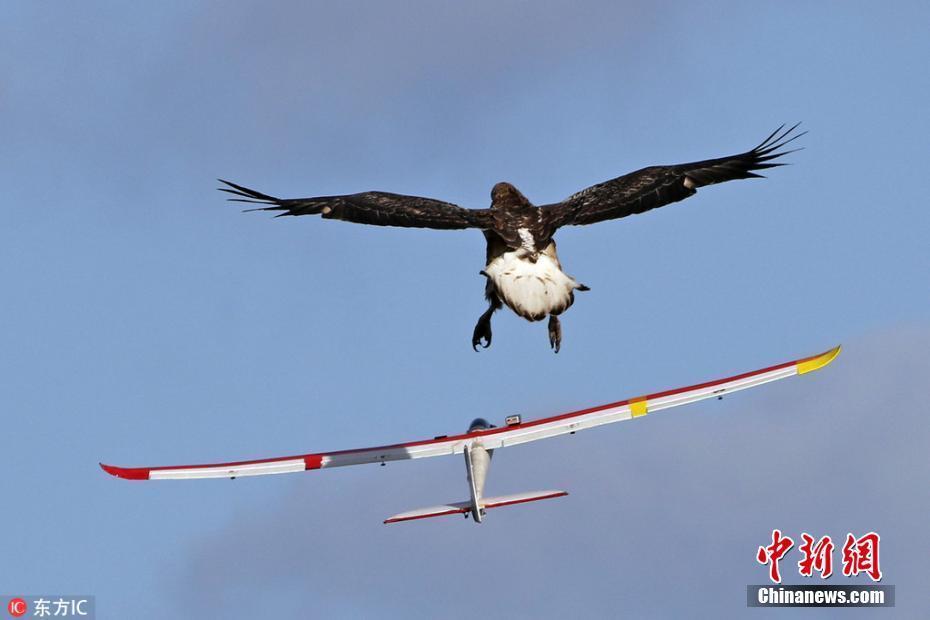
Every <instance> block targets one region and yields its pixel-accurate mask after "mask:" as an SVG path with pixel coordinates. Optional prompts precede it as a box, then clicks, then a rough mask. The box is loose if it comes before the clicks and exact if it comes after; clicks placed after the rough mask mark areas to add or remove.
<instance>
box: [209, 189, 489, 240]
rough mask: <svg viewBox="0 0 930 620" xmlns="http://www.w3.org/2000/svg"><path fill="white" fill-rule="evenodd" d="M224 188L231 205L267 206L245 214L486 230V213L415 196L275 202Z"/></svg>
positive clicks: (375, 194) (370, 194)
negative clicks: (244, 203)
mask: <svg viewBox="0 0 930 620" xmlns="http://www.w3.org/2000/svg"><path fill="white" fill-rule="evenodd" d="M219 181H220V182H221V183H225V184H226V185H227V186H228V187H221V188H219V189H220V191H222V192H227V193H229V194H233V195H234V196H236V198H230V200H232V201H234V202H247V203H253V204H260V205H268V206H264V207H257V208H255V209H249V211H280V213H278V215H277V217H280V216H282V215H319V216H321V217H324V218H327V219H336V220H345V221H347V222H357V223H359V224H372V225H375V226H404V227H410V228H439V229H462V228H488V227H490V225H491V222H490V211H489V210H488V209H465V208H463V207H460V206H458V205H454V204H452V203H451V202H443V201H441V200H434V199H432V198H421V197H419V196H404V195H402V194H391V193H388V192H362V193H360V194H347V195H344V196H316V197H313V198H275V197H274V196H269V195H268V194H263V193H261V192H257V191H255V190H254V189H249V188H248V187H243V186H241V185H236V184H235V183H230V182H229V181H224V180H223V179H219Z"/></svg>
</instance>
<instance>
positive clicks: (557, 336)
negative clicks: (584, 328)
mask: <svg viewBox="0 0 930 620" xmlns="http://www.w3.org/2000/svg"><path fill="white" fill-rule="evenodd" d="M549 346H550V347H552V350H553V351H555V352H556V353H558V352H559V349H560V348H561V347H562V324H561V323H559V317H557V316H556V315H554V314H550V315H549Z"/></svg>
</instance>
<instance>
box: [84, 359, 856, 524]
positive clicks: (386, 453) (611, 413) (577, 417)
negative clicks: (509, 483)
mask: <svg viewBox="0 0 930 620" xmlns="http://www.w3.org/2000/svg"><path fill="white" fill-rule="evenodd" d="M839 352H840V347H836V348H835V349H831V350H830V351H827V352H826V353H823V354H821V355H815V356H813V357H806V358H803V359H799V360H793V361H790V362H785V363H783V364H778V365H777V366H770V367H768V368H763V369H761V370H755V371H753V372H747V373H744V374H741V375H736V376H733V377H727V378H725V379H719V380H717V381H710V382H707V383H700V384H698V385H692V386H689V387H685V388H680V389H677V390H668V391H666V392H657V393H655V394H647V395H645V396H640V397H637V398H631V399H629V400H623V401H620V402H616V403H610V404H609V405H601V406H600V407H592V408H590V409H582V410H581V411H575V412H572V413H565V414H562V415H556V416H551V417H548V418H541V419H538V420H532V421H525V422H524V421H521V419H520V416H510V417H508V418H507V419H506V421H505V425H504V426H502V427H495V426H493V425H491V424H488V422H487V421H485V420H484V419H482V418H478V419H476V420H475V421H474V422H472V423H471V425H470V426H469V428H468V432H466V433H464V434H461V435H450V436H446V435H440V436H439V437H434V438H433V439H426V440H423V441H412V442H408V443H398V444H392V445H388V446H377V447H374V448H362V449H359V450H340V451H337V452H315V453H312V454H302V455H298V456H285V457H280V458H271V459H262V460H257V461H236V462H232V463H214V464H206V465H179V466H174V467H115V466H113V465H104V464H103V463H101V464H100V466H101V467H102V468H103V470H104V471H106V472H107V473H109V474H112V475H114V476H117V477H119V478H126V479H128V480H179V479H190V478H239V477H241V476H264V475H268V474H286V473H291V472H299V471H308V470H312V469H328V468H330V467H342V466H344V465H362V464H365V463H381V464H382V465H383V464H384V463H386V462H387V461H399V460H405V459H419V458H425V457H428V456H444V455H452V454H464V455H465V466H466V469H467V473H468V476H467V479H468V486H469V495H470V499H469V500H467V501H463V502H453V503H449V504H442V505H440V506H433V507H430V508H420V509H418V510H412V511H410V512H403V513H400V514H397V515H394V516H393V517H390V518H388V519H387V520H385V523H396V522H398V521H410V520H414V519H425V518H427V517H439V516H442V515H451V514H463V515H465V516H466V517H468V516H469V515H470V516H471V517H472V518H473V519H474V520H475V521H476V522H478V523H480V522H481V521H482V519H483V518H484V516H485V511H486V510H488V509H491V508H499V507H502V506H511V505H513V504H522V503H525V502H533V501H537V500H541V499H549V498H553V497H561V496H563V495H568V493H567V492H565V491H532V492H528V493H517V494H515V495H504V496H500V497H486V496H485V495H484V483H485V479H486V477H487V473H488V469H489V467H490V464H491V455H492V454H493V451H494V450H497V449H500V448H506V447H509V446H515V445H518V444H521V443H527V442H529V441H536V440H538V439H546V438H547V437H556V436H558V435H565V434H567V433H575V432H577V431H581V430H584V429H587V428H594V427H595V426H601V425H603V424H610V423H611V422H621V421H623V420H630V419H632V418H639V417H642V416H645V415H646V414H649V413H654V412H656V411H661V410H663V409H669V408H670V407H677V406H679V405H686V404H688V403H693V402H697V401H699V400H704V399H707V398H722V397H723V396H724V395H725V394H730V393H733V392H737V391H739V390H745V389H747V388H751V387H756V386H758V385H762V384H764V383H769V382H770V381H777V380H779V379H785V378H787V377H793V376H794V375H803V374H805V373H808V372H811V371H814V370H817V369H818V368H822V367H824V366H826V365H827V364H829V363H830V362H832V361H833V359H834V358H835V357H836V356H837V355H838V354H839Z"/></svg>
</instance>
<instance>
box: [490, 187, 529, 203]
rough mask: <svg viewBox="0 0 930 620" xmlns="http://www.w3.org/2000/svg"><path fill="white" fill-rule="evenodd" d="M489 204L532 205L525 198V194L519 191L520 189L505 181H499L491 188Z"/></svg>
mask: <svg viewBox="0 0 930 620" xmlns="http://www.w3.org/2000/svg"><path fill="white" fill-rule="evenodd" d="M491 204H492V205H501V206H503V205H507V206H512V205H514V206H516V205H519V206H532V204H531V203H530V201H529V200H527V199H526V196H524V195H523V194H521V193H520V190H518V189H517V188H516V187H514V186H513V185H511V184H510V183H507V182H506V181H501V182H500V183H497V184H496V185H495V186H494V187H492V188H491Z"/></svg>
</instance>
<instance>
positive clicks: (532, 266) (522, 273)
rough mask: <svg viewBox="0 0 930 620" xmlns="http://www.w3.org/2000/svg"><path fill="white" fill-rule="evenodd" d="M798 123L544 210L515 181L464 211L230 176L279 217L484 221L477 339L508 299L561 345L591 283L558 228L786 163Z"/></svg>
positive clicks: (246, 195) (475, 341)
mask: <svg viewBox="0 0 930 620" xmlns="http://www.w3.org/2000/svg"><path fill="white" fill-rule="evenodd" d="M795 127H797V125H795V126H794V127H791V128H790V129H788V130H787V131H784V132H782V131H781V129H782V128H781V127H780V128H779V129H778V130H776V131H775V132H773V133H772V134H771V135H770V136H769V137H768V138H766V139H765V140H764V141H763V142H762V144H760V145H759V146H757V147H756V148H754V149H752V150H751V151H747V152H745V153H741V154H739V155H733V156H731V157H721V158H719V159H709V160H704V161H699V162H694V163H690V164H678V165H673V166H652V167H649V168H643V169H642V170H638V171H636V172H632V173H630V174H627V175H624V176H621V177H618V178H616V179H612V180H610V181H606V182H604V183H600V184H598V185H593V186H591V187H589V188H587V189H584V190H582V191H580V192H578V193H576V194H573V195H572V196H569V197H568V198H567V199H565V200H563V201H562V202H558V203H554V204H550V205H544V206H541V207H536V206H534V205H533V204H532V203H530V201H529V200H527V199H526V197H525V196H524V195H523V194H521V193H520V191H519V190H517V189H516V188H515V187H514V186H513V185H511V184H509V183H498V184H497V185H495V186H494V188H493V189H492V190H491V205H490V208H488V209H464V208H462V207H459V206H457V205H454V204H451V203H448V202H442V201H439V200H434V199H430V198H421V197H417V196H404V195H400V194H391V193H387V192H363V193H360V194H349V195H342V196H319V197H314V198H295V199H279V198H275V197H273V196H269V195H267V194H262V193H260V192H257V191H255V190H251V189H248V188H246V187H242V186H241V185H236V184H234V183H230V182H228V181H222V182H223V183H225V184H226V185H228V186H229V188H222V190H223V191H225V192H229V193H231V194H234V195H236V196H237V198H233V199H232V200H236V201H239V202H253V203H259V204H264V205H268V206H264V207H259V209H258V210H263V211H281V213H280V214H279V215H320V216H322V217H323V218H327V219H341V220H347V221H351V222H358V223H363V224H374V225H378V226H406V227H418V228H435V229H463V228H479V229H481V230H482V232H483V233H484V236H485V239H486V240H487V260H486V262H485V263H486V264H485V268H484V269H483V270H482V272H481V273H482V275H484V276H485V277H486V278H487V281H486V283H485V297H486V298H487V300H488V304H489V306H488V309H487V310H486V311H485V312H484V314H482V315H481V317H480V318H479V319H478V324H477V325H476V326H475V330H474V334H473V335H472V346H473V347H474V348H475V349H476V350H477V347H478V345H479V344H481V345H482V346H484V347H488V346H490V344H491V315H492V314H493V313H494V311H495V310H497V309H499V308H500V307H501V306H502V305H503V304H506V305H507V307H509V308H510V309H512V310H513V311H514V312H515V313H517V314H518V315H520V316H521V317H523V318H525V319H527V320H529V321H539V320H542V319H544V318H546V317H547V316H548V317H549V342H550V344H551V346H552V348H553V349H554V350H555V351H556V352H558V350H559V347H560V344H561V337H562V331H561V326H560V323H559V320H558V316H559V315H560V314H562V313H563V312H564V311H565V310H567V309H568V308H569V307H570V306H571V305H572V303H573V302H574V300H575V291H586V290H588V287H586V286H584V285H583V284H580V283H579V282H578V281H577V280H575V279H574V278H572V277H571V276H569V275H567V274H566V273H565V272H564V271H562V265H561V263H560V262H559V257H558V255H557V254H556V246H555V240H554V239H553V236H554V234H555V232H556V231H557V230H558V229H559V228H560V227H561V226H565V225H570V224H573V225H583V224H593V223H596V222H601V221H604V220H609V219H616V218H620V217H626V216H628V215H632V214H635V213H643V212H645V211H648V210H650V209H654V208H656V207H660V206H663V205H666V204H669V203H672V202H677V201H679V200H683V199H685V198H687V197H688V196H691V195H692V194H694V193H695V192H696V191H697V188H699V187H702V186H704V185H710V184H713V183H720V182H723V181H729V180H733V179H746V178H753V177H759V176H761V175H759V174H756V173H755V172H753V171H754V170H762V169H766V168H772V167H775V166H780V165H783V164H779V163H772V162H771V160H773V159H775V158H777V157H780V156H782V155H785V154H786V153H788V152H791V151H781V152H779V149H780V148H781V147H783V146H784V145H786V144H788V143H789V142H791V141H792V140H794V139H795V138H798V137H800V136H801V135H803V134H797V135H794V136H792V137H788V136H789V135H790V134H791V133H792V131H793V130H794V129H795Z"/></svg>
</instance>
